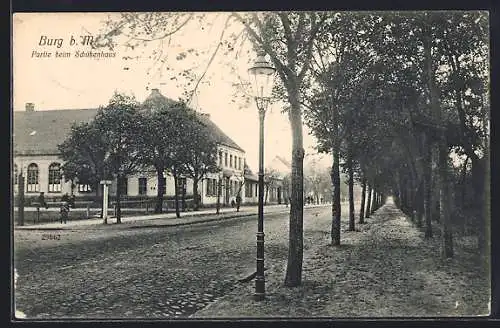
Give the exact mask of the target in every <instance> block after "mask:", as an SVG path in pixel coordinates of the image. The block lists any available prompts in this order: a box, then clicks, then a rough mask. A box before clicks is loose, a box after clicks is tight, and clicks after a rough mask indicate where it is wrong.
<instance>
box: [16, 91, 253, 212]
mask: <svg viewBox="0 0 500 328" xmlns="http://www.w3.org/2000/svg"><path fill="white" fill-rule="evenodd" d="M173 102H175V101H174V100H172V99H169V98H167V97H165V96H163V95H162V94H161V93H160V91H159V90H158V89H153V90H152V91H151V94H150V95H149V96H148V97H147V98H146V100H145V101H144V104H149V105H151V103H152V104H153V106H154V104H155V103H158V104H162V103H173ZM97 112H98V109H97V108H91V109H63V110H35V108H34V104H32V103H28V104H26V109H25V111H14V112H13V136H12V137H13V155H14V165H13V166H14V177H15V178H14V181H13V182H14V184H15V186H14V191H15V192H17V177H18V174H19V171H20V170H21V169H22V170H23V176H24V177H25V190H24V191H25V193H26V196H27V198H30V196H38V194H39V193H40V192H44V193H45V197H46V198H48V199H51V198H53V199H58V198H60V197H62V195H64V194H69V195H71V194H73V195H75V196H77V197H78V196H97V193H96V191H94V190H92V188H91V186H88V185H80V184H78V183H77V182H76V184H75V185H73V188H72V185H71V182H70V181H65V180H64V177H63V176H62V175H61V166H62V164H63V163H62V160H61V158H60V157H59V151H58V145H59V144H61V143H62V142H63V141H64V140H65V139H66V137H67V136H68V135H69V133H70V131H71V126H72V125H73V124H75V123H81V122H90V121H92V120H93V119H94V117H95V115H96V114H97ZM199 118H200V120H201V121H202V123H204V124H205V125H206V126H207V127H208V129H209V130H210V131H211V132H212V134H213V135H214V136H215V139H216V140H217V142H218V145H219V146H218V162H219V166H220V168H221V172H220V173H213V174H209V175H208V176H207V177H206V179H204V180H203V181H201V182H200V183H201V185H200V186H199V188H198V190H199V192H200V193H201V196H202V204H215V203H216V201H217V195H218V192H219V191H218V190H217V189H218V187H219V185H220V186H221V188H222V190H221V191H220V197H221V203H222V204H223V205H227V204H231V203H232V202H233V201H234V200H235V197H236V194H237V193H238V192H241V189H242V186H243V181H244V174H243V169H244V162H245V151H244V150H243V149H242V148H241V147H240V146H239V145H238V144H236V142H234V141H233V140H232V139H231V138H230V137H229V136H227V135H226V134H225V133H224V132H223V131H222V130H221V129H220V128H219V127H218V126H217V125H216V124H215V123H214V122H213V121H212V120H210V116H209V115H208V114H202V113H199ZM165 177H166V181H165V182H166V197H168V196H170V195H173V194H174V192H175V189H174V186H173V178H172V177H171V176H169V174H168V172H165ZM219 179H220V180H222V183H219ZM156 183H157V182H156V176H152V175H151V173H147V172H145V173H144V174H138V175H136V176H132V177H128V178H127V181H126V183H124V184H123V185H124V189H125V190H124V193H123V194H124V195H127V196H129V197H143V198H144V197H154V196H156V194H157V191H156V187H157V186H156ZM181 184H182V186H183V188H184V190H185V192H186V193H187V195H188V196H189V195H190V194H192V181H190V179H185V178H184V179H181ZM115 192H116V182H115V183H114V184H113V185H112V186H111V188H110V193H111V195H114V193H115ZM242 198H243V201H244V197H242Z"/></svg>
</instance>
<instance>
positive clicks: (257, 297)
mask: <svg viewBox="0 0 500 328" xmlns="http://www.w3.org/2000/svg"><path fill="white" fill-rule="evenodd" d="M265 299H266V294H265V293H254V294H253V300H254V301H263V300H265Z"/></svg>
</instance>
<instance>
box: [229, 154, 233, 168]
mask: <svg viewBox="0 0 500 328" xmlns="http://www.w3.org/2000/svg"><path fill="white" fill-rule="evenodd" d="M229 167H233V155H229Z"/></svg>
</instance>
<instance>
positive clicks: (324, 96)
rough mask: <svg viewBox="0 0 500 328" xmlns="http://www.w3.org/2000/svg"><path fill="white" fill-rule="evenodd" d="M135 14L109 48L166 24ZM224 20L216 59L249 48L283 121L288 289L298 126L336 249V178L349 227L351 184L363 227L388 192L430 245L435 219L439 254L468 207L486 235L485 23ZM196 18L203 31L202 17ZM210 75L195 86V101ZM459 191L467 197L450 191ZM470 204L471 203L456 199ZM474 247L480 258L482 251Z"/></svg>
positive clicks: (447, 250) (299, 223)
mask: <svg viewBox="0 0 500 328" xmlns="http://www.w3.org/2000/svg"><path fill="white" fill-rule="evenodd" d="M141 15H142V14H137V16H136V17H131V16H130V15H129V16H127V17H126V18H123V19H121V20H120V19H119V20H118V22H114V23H113V24H109V26H110V27H111V29H110V32H109V33H107V34H104V39H105V40H108V39H109V38H113V36H116V35H118V34H120V31H122V32H123V31H124V30H127V31H128V33H127V38H131V39H134V38H135V39H136V40H143V42H144V43H147V42H148V41H147V40H146V38H145V36H144V33H143V32H141V33H142V34H141V35H135V34H134V33H132V32H131V31H130V29H137V30H141V31H142V29H140V27H142V25H144V24H146V25H147V27H148V28H149V30H155V28H154V27H155V26H156V25H155V22H159V21H161V22H162V24H160V25H159V26H165V20H169V17H170V16H169V15H167V14H165V15H161V14H159V15H158V16H151V17H149V18H148V20H144V19H142V18H141ZM174 16H175V15H174ZM223 16H224V19H225V24H224V28H223V31H222V33H221V35H220V40H217V42H218V44H217V47H216V48H215V52H214V54H213V56H215V54H216V53H217V51H218V50H219V49H221V48H224V49H226V48H227V49H228V50H227V51H226V53H225V55H226V57H228V58H229V57H230V54H228V52H229V53H230V52H231V51H232V52H233V53H235V56H236V57H237V56H238V54H239V50H235V49H234V48H235V45H237V44H244V41H246V40H249V41H250V42H251V44H252V45H253V47H254V48H260V49H263V50H264V51H265V52H266V53H267V54H268V56H269V57H270V59H271V61H272V63H273V65H274V67H275V68H276V70H277V80H278V83H277V84H276V87H275V90H274V91H275V92H274V95H275V97H276V100H277V101H282V102H283V103H284V106H283V108H285V112H286V113H287V114H288V119H289V121H290V126H291V130H292V163H291V166H292V170H291V176H290V198H291V208H290V224H289V227H290V232H289V254H288V264H287V270H286V276H285V285H287V286H297V285H300V284H301V281H302V257H303V194H304V167H303V161H304V148H303V136H302V133H303V132H302V131H303V130H302V126H303V121H304V120H305V123H306V124H307V125H308V126H309V127H310V129H311V130H312V131H313V133H314V135H315V136H316V138H317V139H318V150H319V151H320V152H325V153H329V154H331V156H332V159H333V166H332V170H331V180H332V186H333V205H332V231H331V238H332V244H334V245H338V244H340V241H341V239H340V173H341V171H344V172H345V173H346V174H347V176H348V183H349V185H348V189H349V192H350V202H349V223H350V225H349V228H350V229H351V230H354V228H355V225H354V223H355V220H354V200H353V184H354V182H355V181H358V182H359V183H360V184H361V185H362V187H363V191H362V199H361V204H362V206H361V208H360V221H361V220H362V218H363V217H364V216H366V214H369V213H371V212H372V207H371V205H370V204H371V202H372V201H371V200H373V199H374V200H375V207H377V206H378V205H380V203H381V202H382V201H383V199H384V196H386V195H388V194H393V195H394V196H395V199H396V203H397V204H398V206H400V207H401V209H402V210H403V211H405V212H406V213H408V214H409V215H411V216H412V218H414V220H415V222H416V224H417V226H420V225H423V223H424V222H425V235H426V237H428V238H431V237H432V236H433V234H434V231H432V224H431V218H432V217H435V218H436V219H438V220H439V222H440V223H441V230H442V240H443V255H444V256H446V257H451V256H453V239H452V236H453V234H452V230H451V219H452V216H453V215H454V214H456V213H458V212H460V211H464V210H465V209H466V208H467V206H468V205H473V204H476V205H475V206H473V207H472V208H474V215H475V216H476V217H477V218H478V219H477V222H478V225H479V226H480V227H482V228H483V229H484V228H485V227H486V219H487V217H488V214H487V208H486V206H484V204H485V203H486V200H487V195H488V191H487V190H485V187H487V184H485V183H484V182H485V181H487V176H488V174H487V172H488V162H489V160H488V151H489V142H488V112H489V103H488V99H487V90H488V58H489V57H488V51H489V48H488V34H487V31H488V29H487V24H488V18H487V14H485V13H483V12H452V11H448V12H411V13H410V12H390V13H388V12H384V13H378V12H252V13H227V14H226V15H223ZM160 18H161V19H160ZM170 18H171V17H170ZM199 21H200V22H201V24H203V22H205V25H210V22H208V20H204V18H203V17H201V18H200V17H199ZM120 24H121V25H120ZM175 25H176V24H174V25H173V26H175ZM177 25H178V24H177ZM229 26H232V27H234V26H240V27H241V33H233V34H225V31H226V29H227V28H228V27H229ZM181 27H182V26H181V25H179V29H181ZM174 30H175V29H174ZM158 31H160V32H161V30H160V29H156V30H155V31H154V32H151V33H149V37H150V40H151V41H155V40H158V38H157V37H155V35H157V34H158V33H159V32H158ZM146 34H148V33H146ZM167 35H168V38H170V37H171V34H167ZM240 41H241V42H240ZM221 45H224V46H227V47H221ZM213 56H211V57H210V60H209V63H211V62H212V60H213ZM207 67H208V66H207ZM205 72H206V71H205ZM205 72H204V73H203V74H201V75H200V76H199V78H198V80H197V83H194V85H195V88H194V90H193V93H194V92H195V91H196V86H197V85H199V82H200V81H201V80H202V79H203V77H204V76H205ZM452 159H454V160H455V162H453V161H452ZM456 162H458V163H459V165H460V166H461V168H460V170H459V172H458V173H459V174H452V173H454V172H453V170H454V168H455V166H454V163H456ZM454 177H457V178H456V179H455V180H454ZM456 182H458V183H456ZM460 188H461V190H462V192H458V193H457V192H455V193H453V191H454V190H455V191H457V190H460ZM471 188H472V189H473V190H472V191H471V190H470V189H471ZM467 199H469V200H470V201H468V202H467V203H465V202H462V201H461V200H464V201H465V200H467ZM453 200H455V202H453ZM365 205H366V209H365ZM437 209H439V210H437ZM363 212H365V213H363ZM414 213H415V214H414ZM480 236H483V237H485V236H486V234H485V233H484V232H483V233H481V234H480ZM481 245H483V247H482V250H483V251H485V250H486V249H487V248H486V242H482V243H481Z"/></svg>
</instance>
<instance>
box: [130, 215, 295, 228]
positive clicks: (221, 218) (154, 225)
mask: <svg viewBox="0 0 500 328" xmlns="http://www.w3.org/2000/svg"><path fill="white" fill-rule="evenodd" d="M287 212H288V211H286V212H284V211H279V212H271V213H264V214H266V215H274V214H283V213H287ZM254 215H257V213H246V214H242V215H231V216H226V217H214V218H207V219H204V220H199V221H192V222H179V223H165V224H148V225H135V226H134V225H133V226H130V227H129V229H141V228H165V227H178V226H186V225H193V224H198V223H207V222H215V221H225V220H231V219H237V218H245V217H249V216H254Z"/></svg>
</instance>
